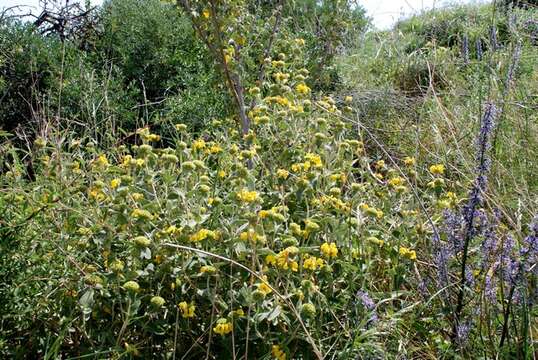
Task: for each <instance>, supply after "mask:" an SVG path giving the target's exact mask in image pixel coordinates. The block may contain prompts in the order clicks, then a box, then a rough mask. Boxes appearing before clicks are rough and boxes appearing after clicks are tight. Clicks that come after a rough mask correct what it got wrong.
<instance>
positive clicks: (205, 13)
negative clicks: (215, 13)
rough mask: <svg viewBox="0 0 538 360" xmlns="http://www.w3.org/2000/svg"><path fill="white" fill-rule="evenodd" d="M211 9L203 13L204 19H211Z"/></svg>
mask: <svg viewBox="0 0 538 360" xmlns="http://www.w3.org/2000/svg"><path fill="white" fill-rule="evenodd" d="M209 15H210V13H209V9H204V11H202V16H203V17H204V19H209Z"/></svg>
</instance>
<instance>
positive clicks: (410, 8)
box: [0, 0, 483, 29]
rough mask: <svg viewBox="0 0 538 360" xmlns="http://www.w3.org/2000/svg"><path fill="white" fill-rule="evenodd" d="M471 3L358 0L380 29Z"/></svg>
mask: <svg viewBox="0 0 538 360" xmlns="http://www.w3.org/2000/svg"><path fill="white" fill-rule="evenodd" d="M101 2H102V0H91V3H92V4H93V5H99V4H100V3H101ZM471 2H472V3H475V2H477V0H358V3H359V4H360V5H362V6H363V7H364V8H366V11H367V14H368V16H370V17H371V18H372V19H373V23H374V25H375V26H376V27H377V28H379V29H388V28H390V27H391V26H392V25H394V23H395V22H396V21H397V20H398V19H400V18H402V17H405V16H409V15H412V14H414V13H417V12H420V11H423V10H427V9H431V8H433V7H442V6H444V5H447V4H462V3H471ZM482 2H483V1H482ZM14 5H24V7H23V8H22V9H23V10H22V12H28V11H29V10H32V12H33V13H38V12H39V0H0V9H1V8H4V7H10V6H14Z"/></svg>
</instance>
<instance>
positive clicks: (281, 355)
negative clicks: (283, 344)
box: [271, 345, 286, 360]
mask: <svg viewBox="0 0 538 360" xmlns="http://www.w3.org/2000/svg"><path fill="white" fill-rule="evenodd" d="M271 355H273V357H274V358H275V359H276V360H286V353H285V352H284V351H282V350H281V349H280V346H278V345H273V346H272V347H271Z"/></svg>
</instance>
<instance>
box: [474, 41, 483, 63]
mask: <svg viewBox="0 0 538 360" xmlns="http://www.w3.org/2000/svg"><path fill="white" fill-rule="evenodd" d="M475 46H476V58H477V60H478V61H480V60H482V40H480V39H477V40H476V44H475Z"/></svg>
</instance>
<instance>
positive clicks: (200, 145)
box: [191, 139, 206, 151]
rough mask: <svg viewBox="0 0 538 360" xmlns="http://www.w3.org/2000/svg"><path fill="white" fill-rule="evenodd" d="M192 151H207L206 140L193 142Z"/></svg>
mask: <svg viewBox="0 0 538 360" xmlns="http://www.w3.org/2000/svg"><path fill="white" fill-rule="evenodd" d="M191 147H192V149H193V150H195V151H197V150H203V149H205V147H206V143H205V140H204V139H198V140H194V141H193V142H192V145H191Z"/></svg>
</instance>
